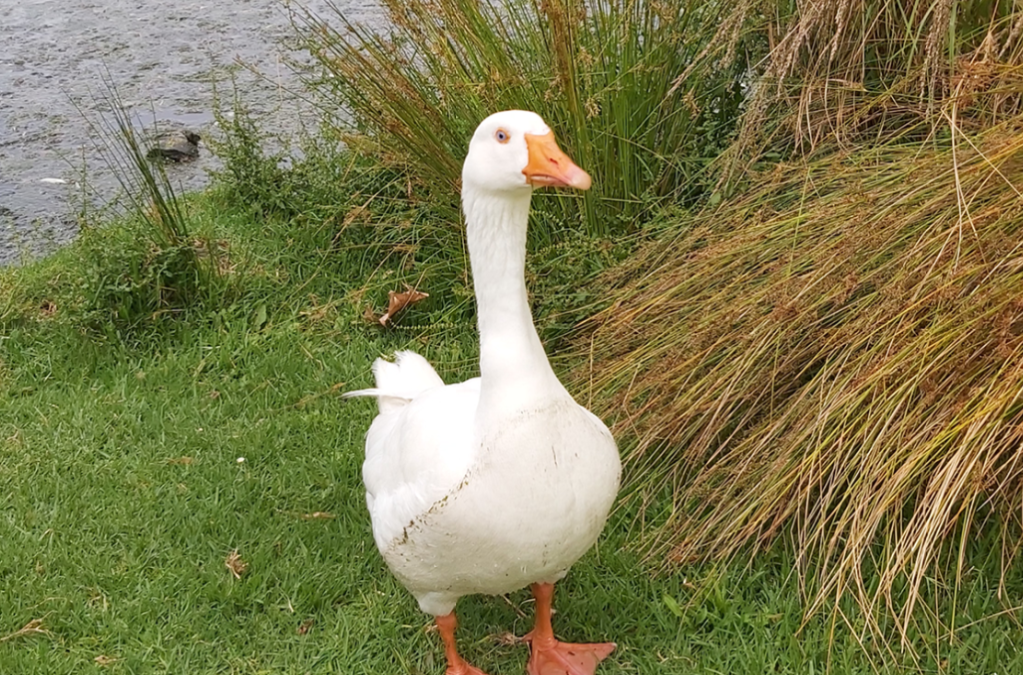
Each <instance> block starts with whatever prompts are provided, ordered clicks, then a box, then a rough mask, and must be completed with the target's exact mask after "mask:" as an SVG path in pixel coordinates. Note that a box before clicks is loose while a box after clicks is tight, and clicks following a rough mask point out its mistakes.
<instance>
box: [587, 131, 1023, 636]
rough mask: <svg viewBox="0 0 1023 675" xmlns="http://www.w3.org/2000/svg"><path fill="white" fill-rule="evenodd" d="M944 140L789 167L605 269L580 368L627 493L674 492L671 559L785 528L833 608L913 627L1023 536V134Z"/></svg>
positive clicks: (715, 551)
mask: <svg viewBox="0 0 1023 675" xmlns="http://www.w3.org/2000/svg"><path fill="white" fill-rule="evenodd" d="M942 146H943V147H936V148H932V149H928V150H922V149H921V148H919V147H912V146H910V147H899V146H889V147H886V148H883V149H877V148H875V149H871V150H870V151H869V152H856V153H851V154H843V153H837V154H835V155H833V156H831V157H829V158H827V159H822V160H818V161H815V162H812V163H809V164H803V163H799V164H793V165H780V166H777V167H776V168H774V169H772V170H769V171H767V172H765V173H764V174H762V175H760V176H758V177H757V178H756V180H755V181H754V182H753V185H752V186H751V188H750V189H748V190H747V191H746V192H745V193H744V195H743V196H742V197H741V198H738V199H735V200H732V201H729V202H727V203H725V204H723V205H722V206H721V207H719V208H717V209H708V210H707V211H705V212H703V213H701V214H700V215H698V216H697V217H695V218H694V219H693V221H692V224H691V227H689V228H688V229H686V230H684V231H682V232H678V233H676V234H675V235H673V236H670V237H666V238H664V239H663V240H661V241H658V242H656V243H653V244H650V245H649V246H648V247H647V248H646V249H645V250H643V251H642V252H641V253H640V254H639V255H636V256H634V257H633V258H632V259H631V260H630V261H629V262H628V263H627V264H626V265H624V266H622V267H619V268H618V269H616V270H614V271H613V272H612V273H611V274H610V275H608V276H609V278H605V280H604V281H605V282H608V281H610V282H611V283H613V284H615V286H616V287H615V289H614V290H612V291H611V293H612V296H613V297H614V298H615V300H614V302H613V304H612V306H611V307H610V308H609V309H608V310H606V311H604V312H603V313H601V314H600V315H598V316H597V317H595V318H594V319H593V320H592V321H591V324H590V329H591V331H592V333H591V334H590V335H588V336H587V338H586V340H585V345H584V346H583V347H582V349H585V351H586V353H587V355H588V359H589V361H590V363H592V364H594V365H593V366H592V368H591V369H587V371H586V372H585V373H582V374H580V377H581V379H582V380H583V381H585V382H586V383H587V386H588V387H590V389H591V391H593V392H594V393H595V394H597V393H600V392H613V393H611V394H610V395H606V396H604V395H598V396H596V397H595V402H596V403H597V404H598V406H599V408H600V410H599V412H600V414H603V415H604V416H605V417H606V418H609V419H610V421H611V422H612V424H613V427H614V430H615V431H616V432H617V433H618V435H619V437H622V438H627V439H630V445H631V451H630V454H629V456H628V467H629V475H630V476H631V486H632V490H633V495H634V496H641V495H642V494H644V492H645V491H647V490H650V489H653V488H654V487H655V486H659V485H663V484H664V483H665V482H670V484H671V485H673V486H675V488H674V507H675V508H674V510H673V514H672V515H671V516H670V517H669V518H668V519H667V522H666V523H664V525H663V527H661V529H660V530H659V531H658V532H657V533H656V534H655V535H654V536H653V537H652V538H651V539H650V541H649V546H650V548H649V551H650V553H651V554H652V555H654V556H656V557H657V558H658V559H660V560H662V561H664V563H665V564H668V565H672V564H679V563H681V562H684V561H691V560H694V559H708V558H709V559H713V558H719V557H730V556H733V555H735V554H737V553H738V552H740V551H748V550H749V549H748V547H749V546H752V547H753V550H756V549H757V548H759V547H762V546H765V545H767V544H768V543H770V542H771V541H772V540H773V539H774V538H775V537H776V536H777V535H778V534H779V533H781V532H783V531H784V532H791V533H794V536H795V538H796V539H797V541H798V547H799V550H800V552H801V555H800V561H801V564H802V565H803V568H804V569H803V572H804V574H805V576H806V578H807V579H808V586H810V587H812V588H813V589H815V592H816V597H817V600H818V602H820V601H821V600H822V599H823V598H824V597H826V596H827V595H829V594H832V595H836V596H841V595H843V594H844V593H846V592H850V593H853V594H854V595H856V596H857V598H858V599H859V600H861V601H862V602H863V603H864V605H866V606H868V607H872V608H877V607H879V606H881V607H885V606H887V607H890V608H896V609H898V610H900V611H901V613H902V616H903V619H904V620H908V617H909V616H910V615H911V614H912V612H913V609H914V602H915V598H916V595H917V591H918V590H919V587H920V584H921V583H922V582H923V581H924V579H925V577H926V576H927V575H929V574H934V573H936V572H937V573H939V574H944V573H946V572H947V573H948V574H949V575H950V577H951V578H957V577H958V575H960V574H962V572H963V565H964V560H965V558H966V554H967V552H968V548H969V544H970V542H971V537H972V535H973V532H974V531H975V530H976V528H977V527H978V526H979V525H980V524H981V522H982V521H984V520H985V519H987V518H988V517H989V516H991V515H992V514H998V515H1000V516H1002V517H1003V520H1002V521H1001V522H1002V523H1003V524H1005V525H1006V526H1009V525H1010V524H1011V528H1010V529H1011V531H1012V532H1016V533H1017V534H1018V529H1017V528H1018V525H1019V524H1020V523H1019V520H1020V513H1021V511H1020V509H1021V507H1023V504H1021V499H1020V497H1021V495H1023V472H1021V470H1023V449H1021V448H1023V426H1021V424H1023V359H1021V357H1023V298H1021V296H1020V292H1019V289H1020V287H1021V283H1023V243H1021V242H1023V238H1021V237H1023V198H1021V195H1020V192H1019V186H1023V119H1020V118H1016V119H1013V120H1010V121H1008V122H1006V123H1003V124H1001V125H998V126H996V127H994V128H992V129H990V130H987V131H984V132H981V133H978V134H973V135H969V136H964V137H962V138H961V139H960V140H959V142H958V143H952V142H951V141H949V142H947V143H944V144H942ZM1016 541H1017V538H1015V537H1013V536H1009V535H1008V534H1007V538H1006V540H1005V544H1006V547H1005V549H1004V550H1003V553H1004V562H1005V563H1006V564H1008V563H1009V562H1011V560H1013V558H1014V556H1015V554H1016V552H1017V550H1018V546H1017V544H1016V543H1014V542H1016ZM878 542H883V550H882V551H879V550H878V549H876V548H874V547H875V545H876V544H877V543H878ZM946 555H951V558H949V559H946V558H944V557H942V556H946ZM949 561H951V565H939V564H938V563H939V562H942V563H947V562H949ZM864 568H869V571H870V572H871V573H874V574H877V575H878V576H879V579H880V581H879V583H877V584H876V585H874V586H873V587H871V588H867V587H865V586H864V585H863V579H864V578H869V576H870V575H868V574H866V571H867V570H865V569H864ZM907 583H908V585H907Z"/></svg>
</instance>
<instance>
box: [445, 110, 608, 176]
mask: <svg viewBox="0 0 1023 675" xmlns="http://www.w3.org/2000/svg"><path fill="white" fill-rule="evenodd" d="M462 186H463V189H469V190H473V191H479V192H488V193H526V194H528V193H529V192H530V191H532V190H533V188H538V187H545V186H551V187H569V188H575V189H577V190H587V189H589V187H590V176H589V174H587V173H586V172H585V171H583V170H582V169H580V168H579V167H578V166H576V164H575V163H574V162H573V161H572V160H571V159H569V158H568V156H567V155H566V154H565V153H564V152H562V151H561V149H560V148H559V147H558V144H557V141H555V140H554V132H553V131H551V129H550V127H549V126H547V123H546V122H544V121H543V118H542V117H540V116H539V115H537V114H536V113H534V112H529V111H526V110H505V111H504V112H499V113H494V114H493V115H491V116H490V117H488V118H486V119H485V120H483V122H481V123H480V125H479V126H478V127H477V128H476V133H474V134H473V137H472V140H471V141H470V142H469V153H468V155H467V156H466V158H465V164H464V165H463V167H462Z"/></svg>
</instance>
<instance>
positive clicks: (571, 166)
mask: <svg viewBox="0 0 1023 675" xmlns="http://www.w3.org/2000/svg"><path fill="white" fill-rule="evenodd" d="M526 148H528V149H529V162H528V163H527V164H526V168H525V169H523V170H522V174H523V175H524V176H525V177H526V182H527V183H529V184H530V185H532V186H533V187H543V186H544V185H550V186H552V187H570V188H575V189H577V190H589V189H590V185H591V183H592V181H591V180H590V174H588V173H586V172H585V171H583V170H582V169H580V168H579V167H578V166H576V165H575V162H573V161H572V160H570V159H569V158H568V155H566V154H565V153H563V152H562V151H561V148H559V147H558V143H557V141H555V140H554V132H553V131H549V132H547V133H546V134H544V135H543V136H537V135H535V134H526Z"/></svg>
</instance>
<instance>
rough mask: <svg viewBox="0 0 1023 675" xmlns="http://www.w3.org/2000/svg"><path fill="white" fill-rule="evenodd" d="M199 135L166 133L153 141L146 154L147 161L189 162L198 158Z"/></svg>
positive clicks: (188, 132)
mask: <svg viewBox="0 0 1023 675" xmlns="http://www.w3.org/2000/svg"><path fill="white" fill-rule="evenodd" d="M200 140H201V138H200V136H199V134H197V133H195V132H194V131H166V132H164V133H162V134H160V135H159V136H157V137H156V138H155V139H154V142H153V147H151V148H150V149H149V152H147V153H146V157H148V158H149V159H165V160H170V161H172V162H190V161H192V160H193V159H195V158H196V157H198V156H199V141H200Z"/></svg>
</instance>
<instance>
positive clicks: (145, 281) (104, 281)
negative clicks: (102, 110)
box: [78, 80, 230, 329]
mask: <svg viewBox="0 0 1023 675" xmlns="http://www.w3.org/2000/svg"><path fill="white" fill-rule="evenodd" d="M105 86H106V90H105V94H104V98H105V103H106V107H107V108H108V115H107V116H103V117H101V118H100V119H99V120H89V123H90V125H91V127H92V130H93V132H94V137H95V142H96V146H97V150H98V151H99V152H100V154H101V156H102V158H103V160H104V161H105V162H106V163H107V165H108V166H109V168H110V170H111V172H112V173H113V174H114V175H115V176H116V178H117V180H118V181H119V182H120V184H121V187H122V195H121V200H122V201H121V202H120V204H119V206H120V212H119V213H118V214H117V215H118V216H119V217H120V218H123V219H125V220H126V221H127V222H129V223H130V227H131V229H132V234H133V235H134V236H133V237H131V238H127V239H126V238H121V239H120V241H119V242H118V243H119V244H120V246H118V247H114V248H110V247H109V244H110V243H111V238H110V237H108V236H107V235H106V234H105V233H98V232H96V231H93V229H92V228H85V229H84V231H83V233H82V235H81V238H82V240H83V242H84V243H83V244H82V246H81V247H80V248H79V249H78V250H79V251H80V252H82V253H84V254H85V255H86V257H88V258H91V264H89V265H88V266H87V267H86V269H87V272H86V274H85V275H84V276H83V277H82V278H81V279H80V281H81V285H80V289H79V290H80V293H81V296H82V297H83V298H84V299H85V303H84V304H85V306H86V307H87V308H88V310H87V311H91V312H93V313H94V314H96V315H97V321H96V323H97V325H103V326H107V327H111V326H116V327H117V328H118V329H125V328H129V329H130V328H132V327H134V326H138V325H140V324H143V323H146V322H151V321H152V320H154V319H159V318H161V317H164V316H171V315H175V314H179V313H181V312H183V311H185V310H186V309H188V308H189V307H191V306H194V305H196V304H198V303H202V302H211V301H212V302H220V301H221V300H223V298H224V295H225V293H226V292H227V290H228V288H227V284H226V279H225V277H226V274H225V272H226V271H227V270H228V269H229V265H230V263H229V261H228V258H227V252H226V250H224V249H223V247H222V246H221V242H217V241H214V240H211V239H209V238H206V237H203V236H200V235H199V234H198V233H197V232H195V231H194V229H193V226H192V225H193V224H192V217H191V215H190V214H189V211H188V208H187V205H186V203H185V200H184V199H183V198H182V197H181V196H179V195H178V193H177V192H176V190H175V188H174V187H173V185H172V184H171V182H170V180H169V178H168V177H167V174H166V172H165V170H164V166H163V163H162V162H159V161H151V160H150V159H149V158H148V157H147V152H148V149H147V147H146V144H145V141H144V140H143V139H142V138H140V136H139V132H138V131H136V129H135V125H134V123H133V120H132V117H131V113H130V112H129V111H128V110H127V109H126V108H125V106H124V104H123V102H122V101H121V99H120V97H119V96H118V94H117V91H116V89H115V88H114V86H113V84H112V83H111V82H110V81H109V80H107V81H105ZM107 211H108V212H109V209H107ZM111 322H112V323H111Z"/></svg>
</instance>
